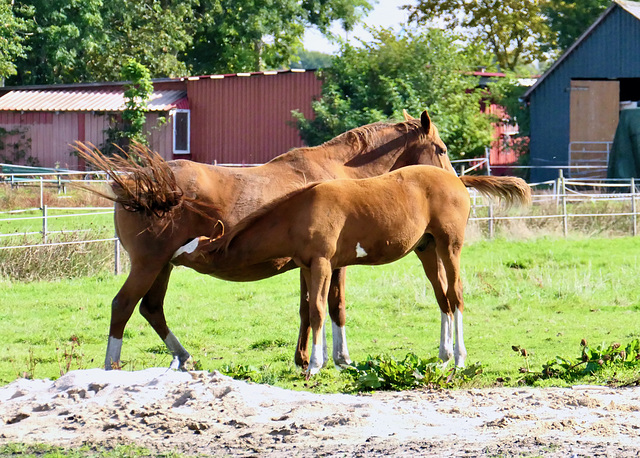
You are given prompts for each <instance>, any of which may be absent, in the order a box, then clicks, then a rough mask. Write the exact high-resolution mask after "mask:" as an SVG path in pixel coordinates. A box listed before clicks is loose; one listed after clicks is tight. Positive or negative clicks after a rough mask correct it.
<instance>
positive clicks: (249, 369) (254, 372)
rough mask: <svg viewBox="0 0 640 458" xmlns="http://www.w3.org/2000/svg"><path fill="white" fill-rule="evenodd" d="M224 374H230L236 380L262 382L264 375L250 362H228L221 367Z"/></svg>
mask: <svg viewBox="0 0 640 458" xmlns="http://www.w3.org/2000/svg"><path fill="white" fill-rule="evenodd" d="M220 372H222V373H223V374H224V375H228V376H229V377H232V378H234V379H236V380H248V381H251V382H260V380H261V379H262V375H261V374H260V372H259V371H258V369H257V368H256V367H254V366H251V365H249V364H233V363H231V364H226V365H225V366H223V367H222V368H221V369H220Z"/></svg>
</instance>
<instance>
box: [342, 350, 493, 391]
mask: <svg viewBox="0 0 640 458" xmlns="http://www.w3.org/2000/svg"><path fill="white" fill-rule="evenodd" d="M345 373H346V374H347V375H348V376H350V377H351V378H352V380H353V386H354V388H355V389H356V390H362V391H369V390H410V389H414V388H419V387H427V388H452V387H454V386H459V385H460V384H462V383H464V382H468V381H469V380H471V379H472V378H474V377H475V376H476V375H479V374H481V373H482V366H481V364H480V363H476V364H472V365H470V366H469V367H466V368H455V367H452V368H447V365H446V364H444V363H443V362H442V360H440V359H439V358H435V357H434V358H428V359H425V358H420V357H418V356H417V355H416V354H415V353H408V354H407V355H406V356H405V357H404V359H403V360H398V359H396V358H395V357H393V356H390V355H385V354H381V355H378V356H375V357H372V356H369V357H368V358H367V359H366V360H365V361H364V362H362V363H352V364H351V365H349V366H346V367H345Z"/></svg>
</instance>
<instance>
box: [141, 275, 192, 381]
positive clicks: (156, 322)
mask: <svg viewBox="0 0 640 458" xmlns="http://www.w3.org/2000/svg"><path fill="white" fill-rule="evenodd" d="M172 270H173V265H171V264H166V265H165V266H164V267H163V268H162V271H161V272H160V274H159V275H158V276H157V278H156V280H155V281H154V282H153V285H152V286H151V289H149V291H148V292H147V294H145V295H144V297H143V298H142V303H141V304H140V313H141V314H142V316H143V317H145V319H146V320H147V321H148V322H149V324H150V325H151V326H152V327H153V329H154V330H155V331H156V333H158V335H159V336H160V338H161V339H162V341H163V342H164V343H165V345H166V346H167V348H168V349H169V351H170V352H171V354H172V355H173V360H172V361H171V366H170V368H171V369H174V370H177V369H185V364H186V362H187V360H188V359H189V358H190V357H191V355H189V352H188V351H187V350H185V348H184V347H183V346H182V345H181V344H180V341H178V339H177V338H176V336H174V335H173V333H172V332H171V330H170V329H169V327H168V326H167V320H166V319H165V317H164V297H165V295H166V293H167V286H168V285H169V277H170V276H171V271H172Z"/></svg>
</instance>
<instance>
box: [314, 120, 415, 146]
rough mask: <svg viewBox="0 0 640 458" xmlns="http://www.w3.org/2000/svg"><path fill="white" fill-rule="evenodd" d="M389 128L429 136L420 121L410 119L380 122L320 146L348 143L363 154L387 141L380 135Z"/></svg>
mask: <svg viewBox="0 0 640 458" xmlns="http://www.w3.org/2000/svg"><path fill="white" fill-rule="evenodd" d="M388 128H395V130H396V131H398V132H400V133H401V134H408V133H410V132H414V131H418V132H419V133H420V134H421V135H426V134H427V133H426V132H424V130H422V129H421V128H422V124H421V123H420V120H419V119H408V120H406V121H402V122H397V123H392V122H386V121H379V122H374V123H373V124H367V125H366V126H361V127H356V128H355V129H351V130H348V131H347V132H345V133H343V134H341V135H338V136H337V137H335V138H332V139H331V140H328V141H326V142H325V143H323V144H322V145H320V146H334V145H336V144H339V143H346V144H349V145H351V146H353V147H354V149H356V150H358V152H361V153H362V152H365V151H368V150H370V149H373V148H377V147H378V146H380V145H381V142H382V141H384V140H386V139H385V138H384V137H383V136H382V135H380V131H382V130H384V129H388Z"/></svg>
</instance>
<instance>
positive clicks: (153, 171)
mask: <svg viewBox="0 0 640 458" xmlns="http://www.w3.org/2000/svg"><path fill="white" fill-rule="evenodd" d="M74 148H75V150H76V151H77V152H78V156H79V157H81V158H82V159H84V160H85V161H86V162H87V163H88V164H90V165H91V166H92V167H94V168H95V169H98V170H102V171H104V172H106V173H107V175H108V176H109V178H111V180H113V181H112V182H111V189H112V191H113V195H109V194H107V193H103V192H100V191H98V190H96V189H94V188H89V187H87V186H82V188H84V189H86V190H88V191H90V192H93V193H95V194H99V195H101V196H103V197H105V198H107V199H109V200H112V201H114V202H116V203H118V204H120V205H122V207H123V208H124V209H125V210H127V211H130V212H137V213H142V214H144V215H145V216H149V217H156V218H158V219H166V223H167V224H166V225H168V224H169V222H170V221H171V220H172V217H173V214H174V212H175V211H176V210H177V209H179V208H182V207H183V206H185V205H186V206H188V207H189V209H190V210H192V211H194V212H196V213H198V214H200V215H202V216H204V217H207V218H209V219H212V220H213V221H217V218H214V217H212V216H209V213H212V210H215V209H214V208H209V207H210V206H208V205H206V204H203V203H201V202H196V200H195V199H192V198H190V197H188V196H185V194H184V191H183V190H182V188H180V186H179V185H178V182H177V180H176V177H175V175H174V173H173V170H172V169H171V167H169V164H168V163H167V161H165V160H164V159H163V158H162V156H160V155H159V154H158V153H156V152H154V151H151V150H150V149H149V148H147V147H146V146H144V145H140V144H134V145H132V146H131V147H130V150H129V152H125V151H124V150H121V152H122V155H114V156H105V155H104V154H102V153H101V152H100V151H99V150H98V149H97V148H95V147H94V146H93V145H91V144H84V143H81V142H77V143H76V145H75V147H74ZM207 210H209V211H207ZM166 225H165V226H163V230H164V228H166Z"/></svg>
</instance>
